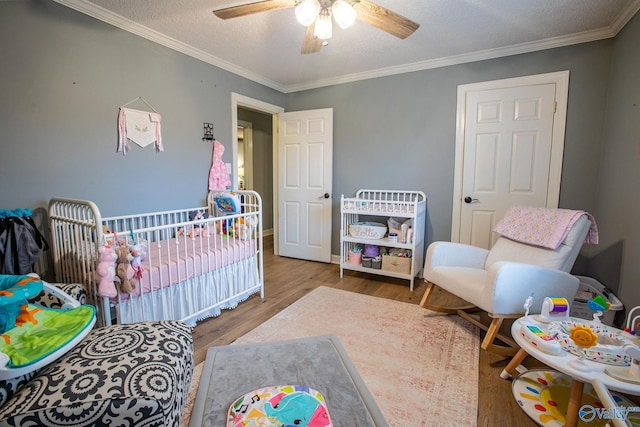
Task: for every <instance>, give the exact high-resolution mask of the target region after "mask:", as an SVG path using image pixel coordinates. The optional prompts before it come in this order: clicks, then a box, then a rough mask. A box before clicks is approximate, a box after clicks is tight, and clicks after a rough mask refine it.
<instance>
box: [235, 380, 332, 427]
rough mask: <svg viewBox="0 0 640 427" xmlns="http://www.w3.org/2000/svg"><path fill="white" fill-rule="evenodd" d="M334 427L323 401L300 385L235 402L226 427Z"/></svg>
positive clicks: (260, 392)
mask: <svg viewBox="0 0 640 427" xmlns="http://www.w3.org/2000/svg"><path fill="white" fill-rule="evenodd" d="M257 426H260V427H281V426H295V427H333V424H332V423H331V419H330V418H329V412H328V410H327V405H326V403H325V400H324V397H323V396H322V394H320V392H318V391H316V390H314V389H312V388H309V387H306V386H300V385H284V386H274V387H266V388H261V389H258V390H254V391H252V392H250V393H247V394H245V395H243V396H241V397H239V398H238V399H236V400H235V401H234V402H233V404H232V405H231V407H230V408H229V413H228V417H227V427H257Z"/></svg>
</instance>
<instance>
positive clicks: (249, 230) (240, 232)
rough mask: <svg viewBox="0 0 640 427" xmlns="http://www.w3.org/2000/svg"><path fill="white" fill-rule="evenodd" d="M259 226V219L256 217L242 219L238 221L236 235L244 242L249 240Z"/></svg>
mask: <svg viewBox="0 0 640 427" xmlns="http://www.w3.org/2000/svg"><path fill="white" fill-rule="evenodd" d="M257 225H258V218H257V217H255V216H248V217H247V218H246V219H245V218H240V221H237V223H236V226H237V227H236V228H237V231H236V235H237V236H238V238H240V239H242V240H249V239H250V238H251V236H252V235H253V231H254V229H255V228H256V226H257Z"/></svg>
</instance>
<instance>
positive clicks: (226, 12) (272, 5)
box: [213, 0, 296, 19]
mask: <svg viewBox="0 0 640 427" xmlns="http://www.w3.org/2000/svg"><path fill="white" fill-rule="evenodd" d="M295 5H296V2H295V0H264V1H259V2H255V3H249V4H243V5H240V6H232V7H227V8H224V9H218V10H214V11H213V14H214V15H216V16H217V17H218V18H221V19H231V18H238V17H240V16H246V15H253V14H254V13H260V12H268V11H270V10H276V9H286V8H288V7H294V6H295Z"/></svg>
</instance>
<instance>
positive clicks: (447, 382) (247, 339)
mask: <svg viewBox="0 0 640 427" xmlns="http://www.w3.org/2000/svg"><path fill="white" fill-rule="evenodd" d="M329 333H333V334H336V335H338V337H339V338H340V341H341V342H342V344H343V346H344V348H345V349H346V350H347V353H349V357H350V358H351V360H352V361H353V363H354V364H355V366H356V368H357V369H358V372H359V373H360V376H361V377H362V379H363V380H364V382H365V383H366V385H367V387H368V388H369V391H370V392H371V394H372V395H373V397H374V398H375V399H376V403H377V404H378V407H379V408H380V410H381V411H382V413H383V414H384V416H385V418H386V419H387V422H388V423H389V425H391V426H394V427H395V426H397V427H400V426H402V427H406V426H409V425H411V426H422V425H429V426H461V425H475V424H476V423H477V406H478V353H479V337H478V330H477V328H476V327H475V326H473V325H471V324H469V323H468V322H466V321H464V320H463V319H461V318H459V317H458V316H446V315H442V314H440V313H435V312H432V311H429V310H426V309H424V308H422V307H420V306H418V305H415V304H407V303H404V302H398V301H392V300H388V299H384V298H377V297H372V296H368V295H361V294H358V293H354V292H347V291H342V290H339V289H334V288H328V287H319V288H317V289H315V290H314V291H312V292H310V293H309V294H307V295H305V296H304V297H303V298H301V299H300V300H298V301H297V302H295V303H294V304H292V305H290V306H289V307H287V308H286V309H284V310H283V311H281V312H280V313H278V314H277V315H275V316H274V317H272V318H271V319H269V320H267V321H266V322H264V323H263V324H261V325H260V326H258V327H257V328H255V329H254V330H252V331H251V332H249V333H247V334H246V335H244V336H242V337H240V338H238V339H237V340H236V341H235V343H237V344H249V343H257V342H268V341H280V340H285V339H293V338H303V337H310V336H315V335H323V334H329ZM201 371H202V364H200V365H198V366H197V367H196V370H195V372H194V381H192V384H191V392H190V397H189V400H188V401H187V408H185V414H184V417H183V420H182V423H181V425H185V426H186V425H188V420H189V417H190V414H191V407H192V405H193V399H194V397H195V394H196V392H197V384H198V382H199V379H200V373H201Z"/></svg>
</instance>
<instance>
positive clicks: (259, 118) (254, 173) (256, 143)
mask: <svg viewBox="0 0 640 427" xmlns="http://www.w3.org/2000/svg"><path fill="white" fill-rule="evenodd" d="M237 173H238V186H237V188H238V189H247V190H253V191H256V192H257V193H258V194H260V197H261V198H262V208H263V209H262V224H263V230H264V234H265V235H271V234H273V203H274V202H273V200H274V197H273V184H274V183H273V176H274V172H273V118H272V115H271V114H266V113H262V112H259V111H253V110H249V109H247V108H244V107H238V169H237Z"/></svg>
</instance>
